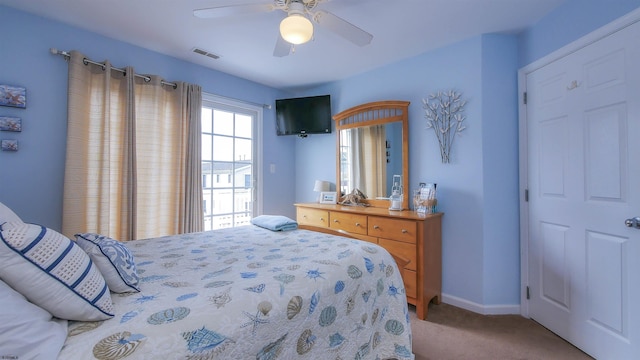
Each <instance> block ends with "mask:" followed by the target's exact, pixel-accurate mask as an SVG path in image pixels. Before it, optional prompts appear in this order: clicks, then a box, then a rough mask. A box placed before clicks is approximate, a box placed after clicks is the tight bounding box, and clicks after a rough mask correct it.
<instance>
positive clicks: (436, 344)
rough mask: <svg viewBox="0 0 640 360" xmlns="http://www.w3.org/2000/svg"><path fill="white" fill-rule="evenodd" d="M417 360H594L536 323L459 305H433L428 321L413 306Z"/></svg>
mask: <svg viewBox="0 0 640 360" xmlns="http://www.w3.org/2000/svg"><path fill="white" fill-rule="evenodd" d="M409 309H410V312H411V314H410V320H411V330H412V334H413V352H414V354H415V355H416V360H446V359H473V360H483V359H491V360H497V359H519V360H525V359H526V360H534V359H541V360H542V359H544V360H548V359H562V360H573V359H592V358H591V357H589V356H588V355H586V354H585V353H583V352H582V351H580V350H579V349H578V348H576V347H574V346H573V345H571V344H569V343H568V342H566V341H565V340H563V339H562V338H560V337H558V336H556V335H555V334H554V333H552V332H551V331H549V330H547V329H545V328H544V327H543V326H541V325H540V324H538V323H536V322H535V321H533V320H530V319H526V318H524V317H522V316H519V315H489V316H484V315H480V314H476V313H474V312H471V311H467V310H464V309H460V308H457V307H455V306H451V305H447V304H444V303H442V304H440V305H434V304H429V314H428V317H427V320H418V318H417V317H416V314H415V307H413V306H411V305H409Z"/></svg>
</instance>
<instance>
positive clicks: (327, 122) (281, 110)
mask: <svg viewBox="0 0 640 360" xmlns="http://www.w3.org/2000/svg"><path fill="white" fill-rule="evenodd" d="M276 130H277V134H278V135H298V136H301V137H306V136H307V135H308V134H329V133H331V97H330V95H320V96H308V97H299V98H291V99H277V100H276Z"/></svg>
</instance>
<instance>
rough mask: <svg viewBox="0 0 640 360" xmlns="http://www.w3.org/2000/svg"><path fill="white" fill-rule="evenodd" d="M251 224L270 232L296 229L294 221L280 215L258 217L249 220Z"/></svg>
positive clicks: (296, 224) (296, 225)
mask: <svg viewBox="0 0 640 360" xmlns="http://www.w3.org/2000/svg"><path fill="white" fill-rule="evenodd" d="M251 223H252V224H253V225H256V226H260V227H263V228H265V229H269V230H272V231H287V230H295V229H297V228H298V223H297V222H296V221H295V220H292V219H289V218H288V217H286V216H282V215H260V216H256V217H254V218H253V219H251Z"/></svg>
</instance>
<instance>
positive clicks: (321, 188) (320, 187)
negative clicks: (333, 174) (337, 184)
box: [313, 180, 330, 192]
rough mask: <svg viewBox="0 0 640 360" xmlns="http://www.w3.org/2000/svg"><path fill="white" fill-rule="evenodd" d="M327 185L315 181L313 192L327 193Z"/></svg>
mask: <svg viewBox="0 0 640 360" xmlns="http://www.w3.org/2000/svg"><path fill="white" fill-rule="evenodd" d="M329 185H330V183H329V182H328V181H323V180H316V183H315V185H314V186H313V191H320V192H322V191H329Z"/></svg>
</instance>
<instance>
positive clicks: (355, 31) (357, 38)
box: [313, 10, 373, 46]
mask: <svg viewBox="0 0 640 360" xmlns="http://www.w3.org/2000/svg"><path fill="white" fill-rule="evenodd" d="M313 20H315V22H317V23H318V25H321V26H323V27H325V28H327V29H329V30H331V31H333V32H334V33H336V34H338V35H340V36H342V37H343V38H345V39H347V40H349V41H351V42H352V43H354V44H356V45H358V46H365V45H368V44H369V43H371V40H372V39H373V35H371V34H369V33H368V32H366V31H364V30H362V29H360V28H359V27H357V26H355V25H353V24H352V23H350V22H348V21H346V20H345V19H343V18H341V17H338V16H336V15H334V14H332V13H330V12H327V11H324V10H319V11H318V12H316V13H315V14H314V16H313Z"/></svg>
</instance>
